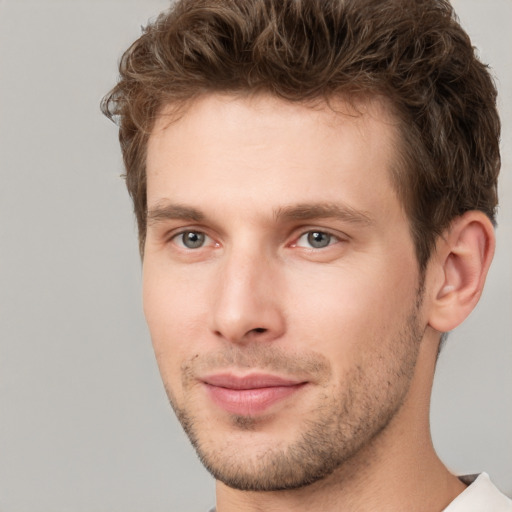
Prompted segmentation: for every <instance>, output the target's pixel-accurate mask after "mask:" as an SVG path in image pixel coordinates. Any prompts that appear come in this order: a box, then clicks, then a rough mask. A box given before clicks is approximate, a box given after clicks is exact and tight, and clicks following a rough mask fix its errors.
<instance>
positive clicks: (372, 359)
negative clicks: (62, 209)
mask: <svg viewBox="0 0 512 512" xmlns="http://www.w3.org/2000/svg"><path fill="white" fill-rule="evenodd" d="M359 107H360V108H358V113H356V112H354V111H353V109H351V108H350V107H349V106H346V105H343V104H342V103H341V102H340V103H339V105H336V109H335V110H336V112H334V111H333V110H332V109H329V108H328V107H327V106H318V105H317V106H315V107H311V106H305V105H300V104H295V103H289V102H285V101H282V100H279V99H275V98H271V97H268V96H256V97H244V98H241V97H235V96H227V95H226V96H221V95H210V96H205V97H204V98H201V99H199V100H197V101H196V102H195V103H194V104H193V105H192V106H191V107H190V108H189V110H188V111H187V112H186V113H185V115H184V116H183V117H181V118H180V119H179V120H178V121H174V122H172V123H170V122H169V119H168V118H166V117H165V116H162V117H161V118H160V119H159V121H158V122H157V124H156V126H155V129H154V131H153V133H152V135H151V137H150V141H149V146H148V156H147V179H148V183H147V199H148V212H149V214H148V226H147V240H146V246H145V253H144V272H143V282H144V309H145V315H146V319H147V322H148V325H149V329H150V332H151V337H152V341H153V345H154V349H155V353H156V357H157V361H158V365H159V368H160V372H161V375H162V378H163V381H164V384H165V387H166V390H167V393H168V396H169V398H170V401H171V403H172V406H173V408H174V410H175V411H176V413H177V416H178V418H179V419H180V421H181V423H182V425H183V427H184V429H185V431H186V432H187V434H188V435H189V437H190V439H191V441H192V442H193V444H194V445H195V447H196V449H197V451H198V454H199V456H200V458H201V459H202V461H203V462H204V464H205V465H206V467H207V468H208V469H209V470H210V471H211V472H212V474H213V475H214V476H215V477H216V478H217V479H218V480H220V481H222V482H224V483H225V484H227V485H229V486H231V487H234V488H237V489H245V490H277V489H289V488H297V487H301V486H304V485H307V484H309V483H312V482H314V481H316V480H319V479H321V478H323V477H325V476H327V475H329V474H331V473H333V472H335V471H336V470H337V469H338V468H340V467H342V466H343V465H344V463H346V462H347V461H349V460H351V461H353V460H354V459H355V458H357V457H358V454H360V453H362V448H364V447H366V446H368V445H369V444H371V443H372V442H374V441H375V439H377V438H378V437H379V436H382V432H384V431H385V430H386V428H387V427H388V425H390V424H391V422H392V420H393V419H396V418H397V417H398V412H399V411H400V408H401V405H402V404H403V402H404V400H405V399H406V397H407V394H408V392H409V389H410V385H411V381H412V379H413V377H414V369H415V364H416V359H417V354H418V346H419V343H420V341H421V337H422V333H423V330H424V322H423V321H422V318H421V316H422V315H421V309H422V308H421V290H420V284H419V277H418V265H417V262H416V259H415V253H414V247H413V243H412V241H411V238H410V234H409V226H408V222H407V219H406V217H405V215H404V212H403V209H402V208H401V205H400V203H399V201H398V199H397V196H396V194H395V191H394V189H393V187H392V184H391V172H390V170H391V167H392V165H393V162H394V157H395V155H394V149H393V148H394V147H396V145H397V144H396V128H395V126H394V123H393V121H392V119H391V117H390V116H389V115H388V114H387V112H386V109H385V108H384V106H382V105H380V104H378V103H377V102H375V103H368V104H365V105H360V106H359Z"/></svg>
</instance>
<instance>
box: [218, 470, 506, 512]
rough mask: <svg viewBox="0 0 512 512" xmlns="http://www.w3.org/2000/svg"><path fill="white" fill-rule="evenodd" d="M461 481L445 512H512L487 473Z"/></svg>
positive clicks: (462, 478)
mask: <svg viewBox="0 0 512 512" xmlns="http://www.w3.org/2000/svg"><path fill="white" fill-rule="evenodd" d="M460 479H461V480H462V481H463V482H464V483H466V484H469V486H468V487H467V488H466V490H464V491H463V492H462V493H461V494H459V495H458V496H457V497H456V498H455V499H454V500H453V501H452V502H451V503H450V504H449V505H448V506H447V507H446V508H445V509H444V510H443V512H512V500H510V499H509V498H507V497H506V496H505V495H504V494H502V493H501V492H500V491H499V490H498V489H497V488H496V487H495V485H494V484H493V483H492V482H491V479H490V478H489V475H488V474H487V473H481V474H480V475H473V476H466V477H460ZM209 512H215V508H212V509H210V510H209Z"/></svg>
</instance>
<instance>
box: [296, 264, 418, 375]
mask: <svg viewBox="0 0 512 512" xmlns="http://www.w3.org/2000/svg"><path fill="white" fill-rule="evenodd" d="M373 263H374V264H368V265H366V266H365V267H364V270H361V269H355V268H347V267H345V268H339V267H331V268H323V269H322V268H319V269H318V271H317V272H314V273H312V272H310V273H309V274H306V273H304V275H301V276H298V277H299V278H298V279H296V277H297V276H294V277H290V278H289V282H290V283H291V284H290V290H291V293H290V296H291V297H292V299H291V300H290V308H289V310H288V312H289V315H290V318H294V319H295V321H291V322H289V325H290V326H292V328H294V327H293V326H295V330H296V332H295V333H294V335H292V336H291V337H292V338H296V337H300V339H302V340H303V343H305V344H307V345H308V348H310V349H312V350H316V351H319V352H323V353H324V355H327V356H328V357H332V358H333V360H335V361H336V362H337V364H338V365H339V369H340V371H343V368H345V367H348V366H352V365H353V364H354V363H357V361H358V360H359V359H360V358H361V357H366V356H365V354H367V353H368V352H375V351H382V350H383V349H384V346H385V345H387V344H389V343H391V342H392V339H393V338H394V337H395V336H396V331H397V330H399V329H400V328H401V327H402V326H403V323H404V321H405V319H406V318H407V315H408V314H409V312H410V311H411V308H412V306H413V304H414V301H415V298H416V285H417V282H416V280H415V271H414V267H411V268H409V266H410V264H409V262H405V261H404V262H402V263H403V265H407V266H402V271H401V272H397V271H395V272H392V271H390V266H389V265H385V264H384V263H383V261H382V260H381V261H379V262H373ZM301 331H302V332H301ZM390 340H391V341H390Z"/></svg>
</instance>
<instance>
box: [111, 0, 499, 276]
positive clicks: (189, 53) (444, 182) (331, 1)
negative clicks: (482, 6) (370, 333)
mask: <svg viewBox="0 0 512 512" xmlns="http://www.w3.org/2000/svg"><path fill="white" fill-rule="evenodd" d="M119 70H120V81H119V82H118V84H117V85H116V86H115V87H114V88H113V89H112V91H111V92H110V93H109V94H108V95H107V96H105V98H104V99H103V102H102V110H103V112H104V113H105V114H106V115H107V116H109V117H110V118H111V119H114V120H116V121H117V122H118V124H119V139H120V142H121V148H122V152H123V158H124V163H125V167H126V181H127V187H128V190H129V192H130V195H131V197H132V199H133V202H134V209H135V214H136V217H137V222H138V229H139V241H140V248H141V251H142V250H143V247H144V242H145V234H146V215H147V211H146V210H147V203H146V170H145V163H146V146H147V142H148V137H149V134H150V133H151V130H152V128H153V124H154V122H155V119H156V117H157V116H158V114H159V112H160V110H161V109H162V108H163V107H165V106H166V105H177V106H179V105H184V104H186V103H187V102H189V101H193V100H194V98H197V97H198V96H200V95H202V94H205V93H209V92H219V91H223V92H232V93H235V94H236V93H247V92H260V91H261V92H266V93H270V94H273V95H275V96H277V97H280V98H284V99H286V100H289V101H307V100H311V99H326V100H329V99H330V98H334V97H336V96H343V97H346V98H350V97H354V96H355V95H363V96H370V95H381V96H384V97H386V98H387V100H388V102H389V103H390V104H391V106H392V110H393V112H394V114H395V115H396V117H397V119H398V120H399V125H400V133H401V136H402V142H403V144H402V147H401V148H399V151H398V153H399V160H400V162H399V163H398V165H397V166H396V169H394V170H393V179H394V183H395V186H396V190H397V192H398V195H399V198H400V200H401V201H402V203H403V205H404V208H405V211H406V213H407V215H408V218H409V222H410V226H411V233H412V237H413V240H414V243H415V247H416V253H417V257H418V261H419V265H420V268H421V269H422V270H423V269H424V268H425V266H426V264H427V262H428V259H429V256H430V254H431V251H432V248H433V247H434V244H435V241H436V238H437V236H438V235H439V234H441V233H442V231H443V230H444V229H446V228H447V227H448V226H449V224H450V222H451V221H452V220H453V219H454V218H455V217H457V216H459V215H462V214H463V213H464V212H465V211H468V210H475V209H476V210H481V211H483V212H485V213H486V214H487V215H488V216H489V218H490V219H491V220H492V221H493V222H494V220H495V209H496V205H497V176H498V172H499V167H500V156H499V132H500V122H499V118H498V114H497V110H496V88H495V86H494V83H493V80H492V78H491V77H490V74H489V71H488V69H487V67H486V66H485V65H484V64H482V63H481V62H480V61H479V60H478V58H477V57H476V56H475V51H474V49H473V47H472V45H471V41H470V39H469V37H468V35H467V34H466V33H465V32H464V30H463V29H462V28H461V27H460V25H459V23H458V21H457V19H456V16H455V14H454V12H453V9H452V7H451V6H450V4H449V2H448V1H446V0H180V1H178V2H177V3H176V4H175V5H174V6H173V7H172V8H171V9H170V10H168V11H165V12H164V13H162V14H161V15H160V16H159V17H158V18H157V19H156V20H155V21H154V22H152V23H151V24H149V25H148V27H146V29H145V30H144V32H143V34H142V36H141V37H140V38H139V39H138V40H137V41H135V43H133V44H132V46H131V47H130V48H129V49H128V50H127V51H126V52H125V53H124V55H123V57H122V59H121V62H120V66H119Z"/></svg>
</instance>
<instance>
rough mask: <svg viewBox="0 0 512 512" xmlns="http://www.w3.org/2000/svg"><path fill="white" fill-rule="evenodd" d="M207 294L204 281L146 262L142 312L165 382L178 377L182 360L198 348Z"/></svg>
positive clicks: (203, 323)
mask: <svg viewBox="0 0 512 512" xmlns="http://www.w3.org/2000/svg"><path fill="white" fill-rule="evenodd" d="M201 283H203V284H202V285H201ZM207 296H208V293H207V290H206V289H205V285H204V280H201V279H196V278H194V277H191V276H187V275H185V274H184V273H182V272H181V273H180V272H174V271H172V269H169V268H161V267H160V268H159V267H158V266H156V265H151V264H150V262H148V263H146V262H145V264H144V271H143V304H144V315H145V317H146V322H147V324H148V328H149V332H150V334H151V341H152V344H153V349H154V351H155V356H156V359H157V363H158V366H159V368H160V372H161V374H162V377H163V378H164V382H165V383H166V384H168V383H169V380H170V379H177V378H179V375H180V368H181V365H182V363H183V361H184V360H185V359H188V358H190V357H191V356H192V355H193V352H194V351H196V352H199V351H200V350H201V344H202V340H204V337H205V336H204V328H205V325H206V315H207V311H208V307H207V304H206V303H205V297H207Z"/></svg>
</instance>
